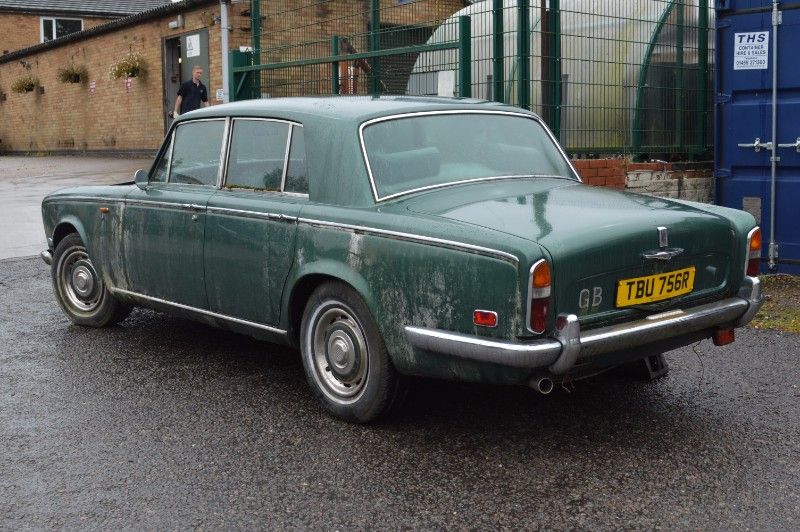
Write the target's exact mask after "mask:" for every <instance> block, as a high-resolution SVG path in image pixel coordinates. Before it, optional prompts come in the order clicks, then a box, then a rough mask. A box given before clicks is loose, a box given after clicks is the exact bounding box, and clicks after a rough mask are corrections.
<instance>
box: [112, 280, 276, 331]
mask: <svg viewBox="0 0 800 532" xmlns="http://www.w3.org/2000/svg"><path fill="white" fill-rule="evenodd" d="M109 290H110V291H111V293H114V294H122V295H125V296H128V297H133V298H138V299H143V300H145V301H152V302H154V303H161V304H163V305H169V306H172V307H176V308H179V309H182V310H188V311H190V312H194V313H197V314H202V315H204V316H210V317H212V318H218V319H221V320H226V321H230V322H233V323H238V324H240V325H246V326H248V327H255V328H257V329H261V330H264V331H268V332H271V333H274V334H280V335H286V331H285V330H283V329H279V328H277V327H273V326H271V325H266V324H263V323H257V322H254V321H248V320H243V319H240V318H234V317H233V316H228V315H226V314H219V313H217V312H212V311H210V310H205V309H201V308H197V307H191V306H189V305H184V304H183V303H176V302H174V301H168V300H166V299H161V298H158V297H153V296H148V295H145V294H141V293H139V292H133V291H131V290H124V289H122V288H115V287H109Z"/></svg>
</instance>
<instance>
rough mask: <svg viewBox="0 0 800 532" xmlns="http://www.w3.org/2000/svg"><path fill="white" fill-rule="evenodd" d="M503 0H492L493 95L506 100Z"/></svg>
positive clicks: (497, 99) (496, 99) (495, 99)
mask: <svg viewBox="0 0 800 532" xmlns="http://www.w3.org/2000/svg"><path fill="white" fill-rule="evenodd" d="M503 12H504V9H503V0H493V2H492V95H493V96H494V101H496V102H501V103H502V102H504V101H505V99H506V95H505V90H504V88H503V87H504V85H505V80H504V77H505V68H504V65H505V55H506V54H505V50H504V46H503V45H504V42H503V38H504V37H505V28H503Z"/></svg>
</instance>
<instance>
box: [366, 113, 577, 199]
mask: <svg viewBox="0 0 800 532" xmlns="http://www.w3.org/2000/svg"><path fill="white" fill-rule="evenodd" d="M363 142H364V149H365V152H366V156H367V163H368V165H369V169H370V172H371V175H372V179H373V181H374V185H375V189H376V193H377V198H376V199H386V198H387V197H393V196H397V195H401V194H404V193H408V192H411V191H414V190H419V189H423V188H431V187H436V186H445V185H449V184H454V183H460V182H465V181H473V180H480V179H489V178H514V177H517V178H526V177H568V178H573V179H574V178H575V174H574V173H573V172H572V170H571V168H570V166H569V163H568V162H567V161H566V159H565V158H564V156H563V155H562V153H561V151H560V150H559V149H558V147H557V146H556V144H555V143H554V142H553V141H552V140H551V139H550V137H549V135H548V134H547V132H546V131H545V129H544V127H543V126H542V125H541V124H540V123H539V122H538V121H537V120H534V119H533V118H528V117H525V116H518V115H507V114H485V113H457V114H431V115H418V116H411V117H405V118H396V119H390V120H384V121H379V122H375V123H373V124H369V125H367V126H366V127H365V128H364V129H363Z"/></svg>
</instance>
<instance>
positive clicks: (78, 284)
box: [50, 233, 132, 327]
mask: <svg viewBox="0 0 800 532" xmlns="http://www.w3.org/2000/svg"><path fill="white" fill-rule="evenodd" d="M50 272H51V274H52V278H53V291H54V292H55V294H56V300H58V304H59V305H61V308H62V310H63V311H64V313H65V314H66V315H67V317H68V318H69V319H70V320H72V322H73V323H76V324H78V325H86V326H88V327H106V326H108V325H113V324H115V323H117V322H119V321H122V320H124V319H125V318H126V317H127V316H128V314H130V312H131V308H132V307H130V306H129V305H127V304H125V303H122V302H121V301H119V300H117V299H116V298H114V296H113V295H112V294H111V293H110V292H109V291H108V290H107V289H106V287H105V284H104V283H103V280H102V278H101V277H100V275H98V273H97V270H95V268H94V264H92V261H91V259H90V258H89V254H88V253H87V252H86V247H85V246H84V245H83V241H82V240H81V237H80V236H79V235H78V234H77V233H72V234H69V235H67V236H65V237H64V238H63V239H62V240H61V242H59V243H58V245H57V246H56V249H55V251H54V252H53V264H52V266H51V270H50Z"/></svg>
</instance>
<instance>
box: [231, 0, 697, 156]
mask: <svg viewBox="0 0 800 532" xmlns="http://www.w3.org/2000/svg"><path fill="white" fill-rule="evenodd" d="M465 4H466V5H465ZM712 14H713V11H710V10H709V6H708V0H534V1H530V2H527V3H526V2H519V1H517V0H484V1H479V2H474V3H470V2H463V1H461V0H383V1H381V0H359V1H344V0H270V1H266V0H261V1H258V0H253V1H252V5H251V15H252V19H253V20H252V36H253V43H252V52H247V53H241V52H233V53H232V56H233V57H232V60H231V62H230V64H231V72H230V76H231V78H232V83H231V87H232V96H233V97H232V99H245V98H259V97H276V96H299V95H319V94H412V95H450V96H471V97H477V98H484V99H488V100H495V101H499V102H506V103H510V104H513V105H518V106H520V107H524V108H527V109H532V110H534V111H536V112H537V113H539V114H540V115H541V116H542V117H543V118H544V120H545V121H546V122H547V123H548V124H549V125H550V127H551V128H552V129H553V131H554V133H555V134H556V136H557V137H558V138H559V139H560V140H561V141H562V143H563V144H564V145H565V147H566V148H567V150H568V151H570V152H572V153H575V154H602V153H620V154H631V155H635V156H638V157H654V158H655V157H659V158H660V157H669V158H671V159H681V158H698V157H705V156H707V155H708V151H709V147H710V135H709V131H710V127H709V124H710V110H711V109H712V107H711V91H710V86H711V76H712V69H713V65H712V64H711V62H710V58H711V57H713V50H711V48H710V46H711V44H710V43H713V35H711V34H710V33H711V29H710V27H711V26H713V24H712V23H711V20H710V17H711V16H712Z"/></svg>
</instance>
